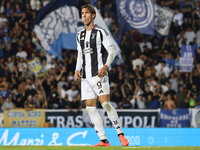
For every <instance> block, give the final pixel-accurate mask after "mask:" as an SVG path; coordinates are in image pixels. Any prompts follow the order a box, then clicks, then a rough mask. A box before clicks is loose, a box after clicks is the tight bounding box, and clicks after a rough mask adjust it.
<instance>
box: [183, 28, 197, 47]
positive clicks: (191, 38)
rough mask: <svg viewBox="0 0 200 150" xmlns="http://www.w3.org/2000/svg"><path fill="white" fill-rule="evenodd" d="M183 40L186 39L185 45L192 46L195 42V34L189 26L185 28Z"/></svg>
mask: <svg viewBox="0 0 200 150" xmlns="http://www.w3.org/2000/svg"><path fill="white" fill-rule="evenodd" d="M184 38H185V39H186V44H190V43H192V44H194V43H195V40H196V35H195V32H194V31H193V30H192V28H191V27H190V26H188V27H187V28H186V32H185V34H184Z"/></svg>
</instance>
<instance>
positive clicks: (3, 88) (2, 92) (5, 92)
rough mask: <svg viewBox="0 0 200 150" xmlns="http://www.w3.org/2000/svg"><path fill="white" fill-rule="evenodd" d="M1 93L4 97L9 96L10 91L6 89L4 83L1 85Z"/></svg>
mask: <svg viewBox="0 0 200 150" xmlns="http://www.w3.org/2000/svg"><path fill="white" fill-rule="evenodd" d="M0 95H2V96H3V99H4V100H5V99H6V98H8V97H9V93H8V91H7V90H6V89H5V86H4V85H1V86H0Z"/></svg>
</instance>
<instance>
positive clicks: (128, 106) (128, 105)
mask: <svg viewBox="0 0 200 150" xmlns="http://www.w3.org/2000/svg"><path fill="white" fill-rule="evenodd" d="M119 108H120V109H132V104H131V95H129V96H128V97H127V98H126V99H124V100H123V101H122V102H120V103H119Z"/></svg>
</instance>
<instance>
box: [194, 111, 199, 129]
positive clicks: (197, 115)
mask: <svg viewBox="0 0 200 150" xmlns="http://www.w3.org/2000/svg"><path fill="white" fill-rule="evenodd" d="M195 121H196V123H197V126H198V127H200V110H199V111H198V112H197V114H196V116H195Z"/></svg>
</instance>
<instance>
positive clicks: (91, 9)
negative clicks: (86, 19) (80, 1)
mask: <svg viewBox="0 0 200 150" xmlns="http://www.w3.org/2000/svg"><path fill="white" fill-rule="evenodd" d="M83 8H87V9H88V10H89V11H90V12H91V13H92V14H95V17H96V10H95V8H94V7H93V6H92V5H90V4H86V5H83V7H82V9H83ZM95 17H94V18H95ZM94 18H93V19H94Z"/></svg>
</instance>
